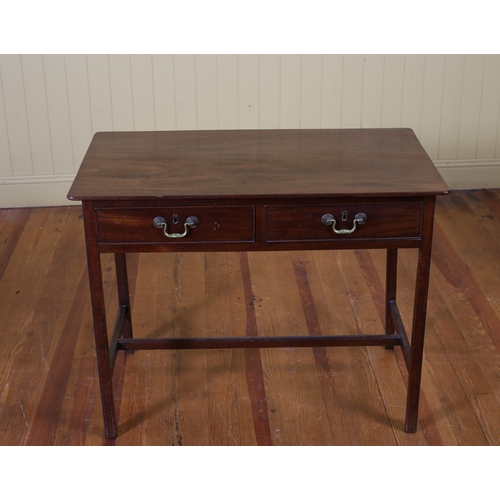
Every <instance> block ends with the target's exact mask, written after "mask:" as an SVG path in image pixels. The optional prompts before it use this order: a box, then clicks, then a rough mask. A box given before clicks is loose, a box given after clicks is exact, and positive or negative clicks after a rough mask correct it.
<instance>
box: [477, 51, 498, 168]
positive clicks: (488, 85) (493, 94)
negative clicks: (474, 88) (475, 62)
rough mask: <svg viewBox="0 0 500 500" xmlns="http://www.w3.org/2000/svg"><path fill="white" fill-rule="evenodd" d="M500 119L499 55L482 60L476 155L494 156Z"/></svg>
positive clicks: (480, 156) (479, 156)
mask: <svg viewBox="0 0 500 500" xmlns="http://www.w3.org/2000/svg"><path fill="white" fill-rule="evenodd" d="M499 119H500V55H498V54H488V55H487V56H485V60H484V75H483V88H482V96H481V106H480V114H479V125H478V137H477V157H478V158H494V157H495V155H496V152H495V150H496V139H497V133H498V132H499V129H498V125H499Z"/></svg>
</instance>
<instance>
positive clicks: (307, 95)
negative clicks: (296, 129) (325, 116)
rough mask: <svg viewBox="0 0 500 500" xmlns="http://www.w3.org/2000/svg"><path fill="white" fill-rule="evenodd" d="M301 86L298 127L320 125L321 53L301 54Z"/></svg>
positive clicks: (318, 126)
mask: <svg viewBox="0 0 500 500" xmlns="http://www.w3.org/2000/svg"><path fill="white" fill-rule="evenodd" d="M301 69H302V77H301V81H302V86H301V89H300V91H301V97H300V116H301V120H300V122H301V123H300V127H301V128H320V127H321V85H322V83H323V81H322V80H323V72H322V70H323V58H322V56H321V55H304V56H302V68H301Z"/></svg>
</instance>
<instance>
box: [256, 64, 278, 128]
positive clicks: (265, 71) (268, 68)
mask: <svg viewBox="0 0 500 500" xmlns="http://www.w3.org/2000/svg"><path fill="white" fill-rule="evenodd" d="M280 62H281V61H280V56H279V55H261V56H260V59H259V64H260V68H259V78H260V80H259V87H260V103H259V104H260V107H259V116H260V128H266V129H277V128H280V85H281V82H280V73H281V64H280Z"/></svg>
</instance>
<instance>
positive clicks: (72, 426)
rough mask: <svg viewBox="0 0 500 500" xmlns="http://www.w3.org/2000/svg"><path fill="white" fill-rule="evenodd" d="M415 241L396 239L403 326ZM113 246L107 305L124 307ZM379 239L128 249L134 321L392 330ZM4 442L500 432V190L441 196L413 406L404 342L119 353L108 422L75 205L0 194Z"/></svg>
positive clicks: (345, 441)
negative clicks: (315, 246) (405, 246)
mask: <svg viewBox="0 0 500 500" xmlns="http://www.w3.org/2000/svg"><path fill="white" fill-rule="evenodd" d="M416 257H417V251H416V250H404V251H400V265H399V275H398V280H399V289H398V303H399V307H400V310H401V313H402V316H403V320H404V321H405V323H406V325H407V329H409V324H408V318H410V316H411V313H412V306H413V303H412V298H413V286H414V275H415V269H416ZM113 262H114V261H113V259H112V256H110V255H104V256H103V264H104V273H105V293H106V295H107V301H108V302H107V304H108V305H109V307H108V318H109V322H110V323H112V322H113V321H114V318H115V314H116V310H117V301H116V285H115V281H114V264H113ZM384 264H385V251H383V250H372V251H336V252H334V251H321V252H319V251H318V252H310V251H307V252H274V253H272V252H270V253H258V252H256V253H248V254H247V253H206V254H203V253H184V254H175V253H170V254H169V253H163V254H140V255H139V254H131V255H129V277H130V280H131V292H132V300H133V302H132V308H133V311H132V312H133V315H134V317H133V326H134V335H135V336H136V337H140V336H166V335H173V336H181V335H182V336H186V337H189V336H196V335H198V334H199V333H200V332H206V335H207V336H220V335H228V336H232V335H242V336H245V335H251V334H260V335H280V334H282V335H283V334H286V335H299V334H304V333H307V332H308V333H309V334H311V335H316V334H320V333H321V334H334V333H343V334H349V333H352V334H357V333H382V332H383V325H382V318H383V317H384V311H383V302H382V299H381V297H382V294H383V287H384V285H383V284H384V283H385V276H384V275H385V270H384ZM0 357H1V358H0V445H103V444H116V445H499V444H500V191H496V190H486V191H467V192H455V193H453V194H452V195H450V196H448V197H444V198H440V199H439V200H438V203H437V213H436V223H435V237H434V249H433V260H432V270H431V285H430V293H429V308H428V321H427V337H426V346H425V357H424V369H423V380H422V393H421V406H420V419H419V426H418V431H417V433H416V434H406V433H404V432H403V422H404V414H405V402H406V386H405V380H406V368H405V365H404V361H403V358H402V355H401V353H400V351H399V348H396V349H395V350H394V351H389V350H385V349H384V348H381V347H369V348H368V347H366V348H365V347H363V348H349V347H341V348H315V349H305V348H298V349H292V348H285V349H262V350H258V349H240V350H207V351H182V352H180V351H177V352H175V351H138V352H136V353H135V354H133V355H128V356H127V355H125V354H123V353H120V354H119V358H118V361H117V367H116V369H115V374H114V380H115V388H116V408H117V411H118V414H119V437H118V439H116V441H111V440H110V441H107V440H105V439H103V425H102V416H101V404H100V398H99V388H98V383H97V374H96V363H95V353H94V346H93V334H92V324H91V316H90V301H89V290H88V280H87V270H86V257H85V248H84V235H83V225H82V219H81V210H80V208H79V207H56V208H36V209H32V208H24V209H12V210H1V211H0Z"/></svg>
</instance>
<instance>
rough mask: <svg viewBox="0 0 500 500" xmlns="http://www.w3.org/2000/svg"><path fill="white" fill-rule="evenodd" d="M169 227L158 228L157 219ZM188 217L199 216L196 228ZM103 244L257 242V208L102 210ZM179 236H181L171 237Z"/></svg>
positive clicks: (99, 215)
mask: <svg viewBox="0 0 500 500" xmlns="http://www.w3.org/2000/svg"><path fill="white" fill-rule="evenodd" d="M157 217H161V218H163V220H164V222H165V223H166V224H167V226H166V228H165V226H160V227H155V226H154V225H153V220H155V219H156V218H157ZM188 217H196V219H197V220H198V224H197V225H196V227H187V231H186V235H185V236H182V237H179V235H181V234H183V233H184V232H185V227H184V223H185V222H186V220H187V219H188ZM97 224H98V238H99V242H100V243H171V244H175V242H183V243H210V242H218V243H221V242H253V241H255V230H254V228H255V210H254V207H253V206H237V207H214V206H181V207H158V208H150V207H148V208H100V209H98V210H97ZM165 231H166V232H167V233H168V234H169V235H171V236H172V235H175V234H176V235H177V237H168V236H166V234H165Z"/></svg>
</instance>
